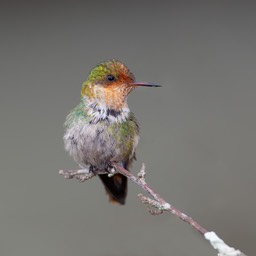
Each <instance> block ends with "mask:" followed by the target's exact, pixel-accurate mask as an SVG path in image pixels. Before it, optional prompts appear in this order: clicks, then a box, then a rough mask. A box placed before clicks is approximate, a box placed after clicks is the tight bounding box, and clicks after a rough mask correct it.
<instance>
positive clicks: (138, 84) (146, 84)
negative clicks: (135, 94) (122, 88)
mask: <svg viewBox="0 0 256 256" xmlns="http://www.w3.org/2000/svg"><path fill="white" fill-rule="evenodd" d="M131 85H133V86H146V87H161V85H159V84H151V83H146V82H135V83H132V84H131Z"/></svg>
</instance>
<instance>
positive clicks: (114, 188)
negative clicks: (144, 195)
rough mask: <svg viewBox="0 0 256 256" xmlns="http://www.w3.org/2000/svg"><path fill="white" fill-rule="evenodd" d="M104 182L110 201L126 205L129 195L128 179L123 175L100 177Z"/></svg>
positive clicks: (103, 175)
mask: <svg viewBox="0 0 256 256" xmlns="http://www.w3.org/2000/svg"><path fill="white" fill-rule="evenodd" d="M99 177H100V179H101V181H102V182H103V184H104V186H105V189H106V192H107V194H108V195H109V200H110V201H112V202H117V203H119V204H125V199H126V195H127V178H126V177H125V176H123V175H121V174H119V173H118V174H115V175H114V176H111V177H108V174H102V175H99Z"/></svg>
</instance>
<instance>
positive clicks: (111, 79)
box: [107, 75, 116, 82]
mask: <svg viewBox="0 0 256 256" xmlns="http://www.w3.org/2000/svg"><path fill="white" fill-rule="evenodd" d="M107 80H108V81H110V82H113V81H115V80H116V78H115V77H114V76H113V75H107Z"/></svg>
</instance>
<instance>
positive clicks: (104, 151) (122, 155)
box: [64, 123, 135, 169]
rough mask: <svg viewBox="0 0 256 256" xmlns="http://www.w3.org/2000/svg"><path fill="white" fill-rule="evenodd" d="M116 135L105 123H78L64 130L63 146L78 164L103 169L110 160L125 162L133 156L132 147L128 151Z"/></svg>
mask: <svg viewBox="0 0 256 256" xmlns="http://www.w3.org/2000/svg"><path fill="white" fill-rule="evenodd" d="M116 135H117V134H111V133H109V131H108V127H107V126H106V125H102V124H95V125H91V124H90V125H89V124H84V123H80V124H77V125H75V126H73V127H70V128H68V129H67V130H66V133H65V135H64V143H65V148H66V150H67V151H68V152H69V153H70V155H71V156H72V157H73V158H74V160H75V161H76V162H77V163H78V164H79V165H81V166H83V167H87V166H90V165H92V166H96V167H97V168H102V169H104V168H106V167H107V166H108V163H109V162H110V161H111V160H114V161H116V162H126V161H127V160H129V158H131V157H132V156H133V153H134V149H130V150H129V151H130V152H128V151H127V149H126V148H125V147H124V146H123V142H122V141H120V140H118V139H117V136H116ZM134 148H135V145H134ZM126 151H127V152H126Z"/></svg>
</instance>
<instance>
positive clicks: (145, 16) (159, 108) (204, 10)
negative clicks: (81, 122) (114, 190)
mask: <svg viewBox="0 0 256 256" xmlns="http://www.w3.org/2000/svg"><path fill="white" fill-rule="evenodd" d="M255 7H256V5H255V3H253V1H251V2H249V1H202V2H197V1H169V2H167V1H165V2H161V1H155V2H149V1H145V2H139V1H137V2H131V1H116V2H115V1H105V2H103V1H102V2H100V1H92V3H88V2H86V1H83V2H77V1H73V2H72V3H71V1H70V2H65V1H62V2H52V3H47V2H43V1H41V2H36V1H31V2H28V1H16V2H15V1H8V3H7V2H6V3H4V2H3V1H1V8H0V12H1V13H0V26H1V27H0V29H1V32H0V33H1V40H0V44H1V63H0V65H1V67H0V70H1V76H0V85H1V91H0V116H1V124H0V127H1V128H0V129H1V130H0V131H1V133H0V141H1V146H0V150H1V152H0V163H1V173H0V174H1V179H0V204H1V210H0V255H1V256H14V255H19V256H23V255H24V256H35V255H36V256H41V255H42V256H45V255H61V256H68V255H75V256H78V255H92V256H96V255H107V256H108V255H111V256H115V255H139V256H142V255H143V256H144V255H150V256H151V255H216V252H215V251H214V250H213V249H212V248H211V247H210V246H209V245H208V243H207V242H206V241H204V240H203V239H202V238H201V237H200V235H198V234H197V233H196V232H195V231H194V230H192V228H191V227H189V226H188V225H186V224H184V223H183V222H181V221H179V220H178V219H176V218H175V217H173V216H171V215H169V214H164V215H161V216H157V217H152V216H150V215H149V214H148V213H147V211H146V207H145V206H143V205H141V204H140V202H139V201H138V199H137V197H136V195H137V194H138V193H139V192H141V190H140V189H139V188H137V187H136V186H135V185H134V184H131V183H130V184H129V195H128V200H127V204H126V205H125V206H124V207H119V206H116V205H111V204H109V203H108V200H107V197H106V195H105V192H104V189H103V186H102V185H101V183H100V181H99V180H98V179H93V180H91V181H89V182H86V183H78V182H76V181H74V180H65V179H63V178H62V177H60V176H59V175H58V170H59V169H63V168H71V169H76V168H77V165H76V164H75V163H74V162H73V160H72V159H71V158H70V157H69V156H68V154H67V153H66V152H65V151H64V149H63V142H62V135H63V126H62V124H63V122H64V120H65V116H66V115H67V113H68V112H69V110H70V109H71V108H72V107H74V106H75V105H76V104H77V103H78V102H79V100H80V88H81V84H82V82H83V81H84V80H85V79H86V77H87V74H88V72H89V70H90V69H91V68H92V67H93V66H95V65H96V64H97V63H99V62H100V61H102V60H104V59H108V58H113V57H115V58H118V59H120V60H122V61H124V62H125V63H126V64H127V66H129V67H130V69H131V70H132V71H133V72H134V74H135V75H136V77H137V79H138V80H144V81H150V82H156V83H159V84H162V85H163V86H164V87H162V88H150V89H148V88H140V89H137V91H134V92H133V93H132V94H131V95H130V97H129V101H128V102H129V105H130V107H131V109H132V111H134V112H135V114H136V116H137V118H138V120H139V122H140V125H141V141H140V144H139V146H138V150H137V158H138V161H137V162H136V164H135V165H134V168H133V169H134V172H136V170H137V169H138V168H139V167H140V165H141V163H142V162H145V163H146V166H147V171H148V176H147V179H148V182H149V183H150V184H151V185H152V186H153V187H154V188H155V190H157V191H158V192H159V193H160V194H161V195H162V196H163V197H164V198H166V199H168V200H169V201H170V202H172V203H173V204H174V205H175V206H176V207H178V208H180V209H181V210H183V211H184V212H186V213H188V214H190V215H191V216H193V217H194V218H195V219H196V220H198V221H199V222H200V223H201V224H202V225H204V226H205V227H206V228H208V229H209V230H215V231H216V232H217V233H218V234H219V236H221V237H222V238H224V239H225V241H226V242H227V243H229V244H230V245H232V246H235V247H238V248H239V249H240V250H242V251H244V252H245V253H247V254H249V255H255V254H256V249H255V229H256V224H255V221H254V219H255V215H256V207H255V192H256V186H255V185H256V181H255V166H256V156H255V150H256V137H255V131H256V120H255V108H256V101H255V96H256V85H255V84H256V78H255V73H256V70H255V66H256V65H255V64H256V53H255V50H256V34H255V22H256V15H255V13H256V8H255Z"/></svg>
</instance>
